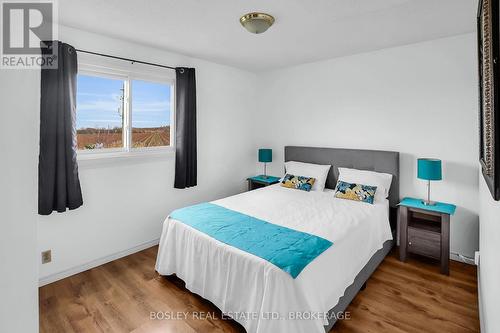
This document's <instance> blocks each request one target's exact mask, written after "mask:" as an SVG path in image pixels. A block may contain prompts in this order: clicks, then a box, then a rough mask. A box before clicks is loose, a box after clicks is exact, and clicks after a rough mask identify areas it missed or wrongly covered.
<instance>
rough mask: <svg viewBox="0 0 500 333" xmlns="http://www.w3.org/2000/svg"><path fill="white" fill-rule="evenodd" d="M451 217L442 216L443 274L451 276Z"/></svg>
mask: <svg viewBox="0 0 500 333" xmlns="http://www.w3.org/2000/svg"><path fill="white" fill-rule="evenodd" d="M449 263H450V215H448V214H442V215H441V273H442V274H446V275H450V269H449Z"/></svg>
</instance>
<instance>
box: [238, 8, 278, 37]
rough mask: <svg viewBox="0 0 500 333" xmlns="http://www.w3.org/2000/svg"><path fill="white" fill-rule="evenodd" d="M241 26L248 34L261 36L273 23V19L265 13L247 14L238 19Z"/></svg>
mask: <svg viewBox="0 0 500 333" xmlns="http://www.w3.org/2000/svg"><path fill="white" fill-rule="evenodd" d="M240 23H241V25H242V26H243V27H244V28H245V29H247V30H248V31H249V32H251V33H254V34H261V33H263V32H265V31H266V30H267V29H269V27H270V26H272V25H273V23H274V17H273V16H272V15H269V14H266V13H248V14H245V15H243V16H242V17H240Z"/></svg>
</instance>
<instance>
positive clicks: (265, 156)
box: [259, 149, 273, 163]
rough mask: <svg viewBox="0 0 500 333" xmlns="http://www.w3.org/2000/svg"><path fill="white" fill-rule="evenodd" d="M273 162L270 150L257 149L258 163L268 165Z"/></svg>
mask: <svg viewBox="0 0 500 333" xmlns="http://www.w3.org/2000/svg"><path fill="white" fill-rule="evenodd" d="M272 161H273V150H272V149H259V162H263V163H269V162H272Z"/></svg>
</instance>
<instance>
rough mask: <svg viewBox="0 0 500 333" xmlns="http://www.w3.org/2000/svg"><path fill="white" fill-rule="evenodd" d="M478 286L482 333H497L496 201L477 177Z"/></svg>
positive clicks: (499, 220) (499, 221) (499, 205)
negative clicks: (478, 215) (479, 254)
mask: <svg viewBox="0 0 500 333" xmlns="http://www.w3.org/2000/svg"><path fill="white" fill-rule="evenodd" d="M479 178H480V180H479V212H480V216H481V223H480V224H479V226H480V228H479V230H480V232H479V250H480V253H481V257H480V264H479V284H480V286H481V287H480V296H479V300H480V302H481V304H480V306H481V324H482V327H483V328H484V332H483V333H494V332H500V317H499V316H498V309H499V307H500V284H499V282H500V261H499V260H498V257H499V255H500V201H494V200H493V198H492V196H491V194H490V191H489V190H488V187H487V185H486V182H485V181H484V178H483V176H482V175H481V174H480V175H479Z"/></svg>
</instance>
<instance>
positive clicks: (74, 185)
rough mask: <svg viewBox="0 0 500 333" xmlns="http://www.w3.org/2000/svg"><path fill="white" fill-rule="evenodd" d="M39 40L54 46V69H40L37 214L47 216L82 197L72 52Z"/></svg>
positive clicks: (79, 201) (76, 204) (71, 206)
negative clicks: (55, 54)
mask: <svg viewBox="0 0 500 333" xmlns="http://www.w3.org/2000/svg"><path fill="white" fill-rule="evenodd" d="M43 43H45V44H46V45H47V44H48V47H49V49H50V47H52V48H57V49H58V50H57V55H58V57H57V62H58V63H57V69H49V68H42V70H41V95H40V155H39V162H38V214H41V215H49V214H51V213H52V211H58V212H64V211H65V210H66V209H67V208H69V209H75V208H78V207H80V206H81V205H82V204H83V200H82V191H81V189H80V180H79V179H78V165H77V162H76V128H75V118H76V74H77V59H76V51H75V49H74V48H73V47H72V46H70V45H68V44H64V43H61V42H59V41H53V42H43ZM47 51H48V50H47V49H44V48H42V53H46V52H47Z"/></svg>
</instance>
